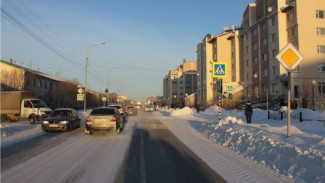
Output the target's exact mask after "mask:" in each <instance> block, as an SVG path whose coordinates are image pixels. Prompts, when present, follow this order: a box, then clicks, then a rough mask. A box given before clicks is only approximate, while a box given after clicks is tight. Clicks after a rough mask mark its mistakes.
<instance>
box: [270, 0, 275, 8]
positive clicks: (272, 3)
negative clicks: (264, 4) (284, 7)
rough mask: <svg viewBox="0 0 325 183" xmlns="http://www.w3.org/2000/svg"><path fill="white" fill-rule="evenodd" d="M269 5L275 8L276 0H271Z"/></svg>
mask: <svg viewBox="0 0 325 183" xmlns="http://www.w3.org/2000/svg"><path fill="white" fill-rule="evenodd" d="M270 6H271V7H272V8H273V9H276V7H277V0H272V1H271V3H270Z"/></svg>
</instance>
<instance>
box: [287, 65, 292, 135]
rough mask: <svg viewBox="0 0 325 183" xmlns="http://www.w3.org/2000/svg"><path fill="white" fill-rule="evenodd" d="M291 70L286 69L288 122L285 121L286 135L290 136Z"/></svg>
mask: <svg viewBox="0 0 325 183" xmlns="http://www.w3.org/2000/svg"><path fill="white" fill-rule="evenodd" d="M290 95H291V72H289V71H288V123H287V137H289V136H290V121H291V100H290V99H291V96H290Z"/></svg>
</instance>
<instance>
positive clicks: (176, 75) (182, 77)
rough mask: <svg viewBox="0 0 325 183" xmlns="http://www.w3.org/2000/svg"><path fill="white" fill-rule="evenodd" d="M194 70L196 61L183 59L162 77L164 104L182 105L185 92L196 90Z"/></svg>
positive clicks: (188, 93)
mask: <svg viewBox="0 0 325 183" xmlns="http://www.w3.org/2000/svg"><path fill="white" fill-rule="evenodd" d="M196 70H197V65H196V62H194V61H189V62H186V61H185V60H184V61H183V64H181V65H179V66H178V67H177V69H175V70H170V71H169V72H168V75H166V76H165V77H164V79H163V91H164V92H163V98H164V99H163V100H164V103H165V104H166V105H172V104H173V105H176V106H183V105H184V98H185V97H186V94H187V95H190V94H192V93H194V92H196V90H197V84H196V83H197V80H196Z"/></svg>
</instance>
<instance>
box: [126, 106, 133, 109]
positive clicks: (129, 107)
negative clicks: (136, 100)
mask: <svg viewBox="0 0 325 183" xmlns="http://www.w3.org/2000/svg"><path fill="white" fill-rule="evenodd" d="M126 108H127V109H133V108H134V107H133V106H128V107H126Z"/></svg>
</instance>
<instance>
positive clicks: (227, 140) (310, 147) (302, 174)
mask: <svg viewBox="0 0 325 183" xmlns="http://www.w3.org/2000/svg"><path fill="white" fill-rule="evenodd" d="M175 112H176V111H175ZM277 112H278V111H277ZM299 112H302V113H303V119H309V120H311V119H314V121H304V122H302V123H300V122H299V121H298V119H292V120H291V127H290V131H291V133H290V137H289V138H287V136H286V133H287V119H283V120H268V119H267V111H264V110H260V109H254V113H253V119H252V124H246V118H245V115H244V111H237V110H234V111H225V110H223V111H222V120H221V121H220V122H218V118H219V116H218V108H217V107H210V108H208V109H206V110H205V111H204V112H200V113H199V114H196V113H195V114H192V115H190V114H188V116H182V118H180V119H183V120H187V122H188V123H189V124H190V125H191V126H192V127H193V128H194V129H196V130H197V131H198V132H200V133H201V134H203V135H204V136H205V137H206V138H208V139H210V140H212V141H214V142H215V143H217V144H220V145H222V146H223V147H226V148H228V149H230V150H232V151H235V152H236V153H238V154H240V155H242V156H243V157H246V158H249V159H252V160H253V161H255V162H257V163H259V164H262V165H265V166H267V167H269V168H271V169H273V170H275V171H277V172H279V173H281V174H283V175H286V176H288V177H292V178H295V179H297V180H302V181H306V182H325V174H324V172H325V136H324V135H325V123H324V122H321V121H316V120H322V119H324V116H325V113H324V112H319V111H318V112H315V111H311V110H306V109H297V110H295V111H292V113H293V114H295V113H299Z"/></svg>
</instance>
